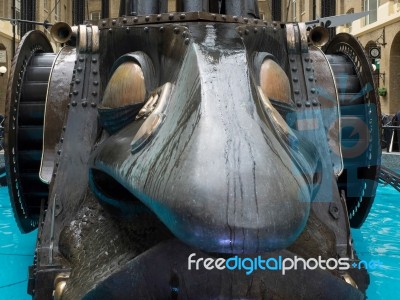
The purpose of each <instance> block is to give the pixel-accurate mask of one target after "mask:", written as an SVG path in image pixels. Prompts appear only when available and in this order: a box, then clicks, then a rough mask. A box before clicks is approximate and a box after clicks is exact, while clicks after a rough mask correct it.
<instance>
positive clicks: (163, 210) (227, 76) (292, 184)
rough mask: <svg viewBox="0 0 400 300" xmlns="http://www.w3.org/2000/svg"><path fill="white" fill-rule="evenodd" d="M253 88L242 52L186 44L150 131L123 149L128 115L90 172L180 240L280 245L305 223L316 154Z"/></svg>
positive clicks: (231, 246) (131, 132) (231, 247)
mask: <svg viewBox="0 0 400 300" xmlns="http://www.w3.org/2000/svg"><path fill="white" fill-rule="evenodd" d="M260 93H262V92H260V89H259V88H257V86H256V84H254V82H253V79H252V78H251V77H250V75H249V72H248V66H247V58H246V54H245V52H243V51H237V50H235V49H234V50H230V52H229V51H228V52H226V51H225V52H224V53H223V55H222V54H218V53H214V54H213V55H212V56H210V53H209V52H207V51H206V49H204V48H202V47H193V48H191V50H190V51H189V53H188V54H187V57H186V60H185V63H184V64H183V67H182V69H181V73H180V75H179V78H178V80H177V84H176V85H175V86H174V87H173V89H172V91H171V93H170V94H169V97H168V105H164V108H163V111H162V112H158V115H159V116H162V121H160V120H158V121H157V122H156V123H154V124H155V125H154V126H157V130H155V131H154V133H153V134H152V135H151V136H150V137H151V138H149V139H148V140H147V142H146V141H141V146H140V147H139V148H136V149H135V151H132V148H131V141H132V138H133V137H134V136H135V135H136V134H137V132H138V127H139V125H138V124H137V122H134V123H133V124H131V125H129V126H127V127H126V128H125V129H123V130H122V131H120V132H118V133H117V134H115V135H113V136H111V137H110V138H109V139H108V140H107V141H106V142H104V143H103V144H102V145H101V146H100V147H99V149H98V150H97V152H96V153H95V154H94V160H93V161H94V163H93V170H100V171H101V172H102V173H104V174H108V175H110V176H112V177H113V178H114V179H115V180H117V181H118V182H119V183H121V184H122V185H123V186H124V187H125V188H126V189H127V190H128V191H129V192H131V193H132V194H133V195H135V196H136V197H137V198H138V199H140V200H141V201H142V202H143V203H144V204H145V205H146V206H148V207H149V208H150V209H151V210H152V211H153V212H154V213H155V214H156V215H157V216H158V217H159V218H160V219H161V220H162V222H163V223H164V224H165V225H166V226H167V227H168V228H169V229H170V230H171V231H172V232H173V233H174V234H175V235H176V236H177V237H178V238H179V239H181V240H182V241H183V242H185V243H187V244H189V245H192V246H195V247H198V248H200V249H203V250H205V251H208V252H220V253H241V252H246V253H249V252H261V251H268V250H275V249H280V248H285V247H287V246H288V245H290V244H291V243H292V242H293V241H294V240H295V239H296V238H297V237H298V236H299V234H300V233H301V232H302V230H303V228H304V226H305V224H306V221H307V218H308V214H309V209H310V201H311V194H312V189H313V187H312V179H313V176H314V173H315V172H316V168H317V164H318V156H317V155H316V154H315V153H316V151H315V150H314V148H313V147H312V146H310V145H309V144H308V143H307V142H305V141H302V140H301V139H298V138H297V137H296V135H295V134H294V133H293V132H292V131H291V130H288V129H287V125H286V124H282V123H284V122H283V119H280V118H279V117H277V116H276V114H277V112H276V111H275V112H274V109H273V108H272V106H269V105H268V103H267V105H265V103H264V104H263V101H264V102H268V99H267V98H265V96H264V95H262V94H260ZM164 104H165V103H164ZM156 110H157V108H156ZM149 118H150V117H149ZM159 124H160V125H159ZM285 128H286V129H285ZM153 129H154V128H153ZM95 172H97V171H95ZM117 205H118V204H117Z"/></svg>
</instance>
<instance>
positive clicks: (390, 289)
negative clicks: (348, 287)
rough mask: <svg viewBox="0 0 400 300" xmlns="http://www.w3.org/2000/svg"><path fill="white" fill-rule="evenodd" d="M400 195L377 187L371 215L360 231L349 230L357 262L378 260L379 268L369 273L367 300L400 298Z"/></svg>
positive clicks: (386, 188)
mask: <svg viewBox="0 0 400 300" xmlns="http://www.w3.org/2000/svg"><path fill="white" fill-rule="evenodd" d="M399 200H400V193H399V192H398V191H396V190H395V189H394V188H392V187H390V186H382V185H380V186H379V188H378V191H377V196H376V198H375V201H374V204H373V206H372V208H371V212H370V214H369V216H368V218H367V220H366V221H365V223H364V225H363V226H362V227H361V228H360V229H352V231H351V232H352V236H353V239H354V245H355V248H356V251H357V254H358V256H359V257H360V259H363V260H366V261H369V260H375V261H377V260H379V261H380V262H381V263H382V267H381V268H379V269H375V270H369V274H370V277H371V283H370V286H369V288H368V290H367V297H368V299H370V300H386V299H399V298H400V289H399V288H398V287H399V285H400V278H399V271H400V230H399V228H400V217H399V216H400V201H399Z"/></svg>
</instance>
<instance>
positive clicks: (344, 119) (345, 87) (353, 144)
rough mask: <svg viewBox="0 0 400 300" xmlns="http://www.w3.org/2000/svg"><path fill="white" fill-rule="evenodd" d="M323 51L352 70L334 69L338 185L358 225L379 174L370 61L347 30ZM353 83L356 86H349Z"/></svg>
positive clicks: (375, 102) (354, 224) (378, 131)
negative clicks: (340, 164)
mask: <svg viewBox="0 0 400 300" xmlns="http://www.w3.org/2000/svg"><path fill="white" fill-rule="evenodd" d="M326 54H328V55H331V56H332V58H333V59H334V60H336V61H340V60H341V59H342V61H343V65H344V64H346V62H349V63H351V64H352V65H353V68H354V70H355V74H354V75H349V74H348V73H346V72H344V71H337V73H336V74H335V76H336V84H337V86H338V92H339V101H340V110H341V123H342V126H341V130H342V151H343V160H344V172H343V174H342V175H341V176H340V177H339V186H340V188H342V189H344V190H345V191H346V201H347V208H348V213H349V218H350V225H351V226H352V227H360V226H361V225H362V224H363V222H364V220H365V219H366V217H367V215H368V213H369V211H370V209H371V206H372V203H373V201H374V198H375V193H376V188H377V182H378V177H379V170H380V159H381V146H380V140H381V139H380V134H381V124H380V120H381V111H380V103H379V98H378V96H377V93H376V85H375V83H374V77H373V74H372V66H371V63H370V62H369V60H368V56H367V54H366V52H365V50H364V48H363V47H362V45H361V44H360V43H359V42H358V40H357V39H356V38H354V37H353V36H352V35H350V34H347V33H340V34H338V35H336V37H335V38H334V39H333V40H332V41H331V42H330V43H329V45H328V46H327V48H326ZM338 64H340V62H339V63H338ZM339 67H340V65H339ZM342 69H343V70H344V69H345V68H342ZM355 81H357V82H355ZM352 83H354V84H352ZM354 87H358V88H357V89H358V90H357V91H356V90H353V89H354ZM341 95H342V97H341ZM349 96H350V97H349Z"/></svg>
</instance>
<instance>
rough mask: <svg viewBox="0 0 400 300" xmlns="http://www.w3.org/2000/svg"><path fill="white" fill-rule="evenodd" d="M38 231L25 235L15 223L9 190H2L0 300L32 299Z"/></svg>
mask: <svg viewBox="0 0 400 300" xmlns="http://www.w3.org/2000/svg"><path fill="white" fill-rule="evenodd" d="M36 235H37V231H36V230H35V231H34V232H31V233H29V234H24V235H23V234H21V233H20V232H19V229H18V227H17V225H16V223H15V221H14V215H13V210H12V208H11V205H10V200H9V197H8V190H7V188H5V187H2V188H0V299H2V300H3V299H4V300H5V299H7V300H8V299H16V300H25V299H32V297H31V296H30V295H28V294H27V283H28V266H30V265H32V262H33V253H34V250H35V241H36Z"/></svg>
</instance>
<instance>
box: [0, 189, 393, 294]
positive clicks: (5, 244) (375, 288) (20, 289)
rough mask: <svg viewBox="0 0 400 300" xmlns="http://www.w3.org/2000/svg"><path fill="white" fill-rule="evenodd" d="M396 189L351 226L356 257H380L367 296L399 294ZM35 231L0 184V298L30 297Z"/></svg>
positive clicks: (382, 194) (380, 195) (380, 192)
mask: <svg viewBox="0 0 400 300" xmlns="http://www.w3.org/2000/svg"><path fill="white" fill-rule="evenodd" d="M399 216H400V193H399V192H397V191H396V190H395V189H393V188H391V187H390V186H389V187H387V186H386V187H385V186H382V185H381V186H379V188H378V192H377V198H376V200H375V202H374V205H373V207H372V209H371V213H370V215H369V216H368V219H367V221H366V222H365V224H364V225H363V227H362V228H361V229H353V230H352V235H353V239H354V244H355V248H356V251H357V254H358V255H359V257H360V259H363V260H366V261H368V260H378V259H379V260H380V261H381V262H382V268H381V269H376V270H370V271H369V274H370V276H371V284H370V286H369V288H368V291H367V296H368V299H369V300H386V299H399V298H400V290H399V288H398V287H399V285H400V275H399V273H397V272H398V271H400V230H399V229H400V218H399ZM36 234H37V232H36V231H34V232H31V233H29V234H26V235H22V234H21V233H20V232H19V230H18V227H17V225H16V224H15V221H14V216H13V212H12V208H11V205H10V202H9V198H8V190H7V188H4V187H3V188H0V299H7V300H8V299H16V300H25V299H31V297H30V296H29V295H28V294H27V293H26V290H27V278H28V266H29V265H31V264H32V261H33V253H34V248H35V240H36Z"/></svg>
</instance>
